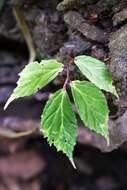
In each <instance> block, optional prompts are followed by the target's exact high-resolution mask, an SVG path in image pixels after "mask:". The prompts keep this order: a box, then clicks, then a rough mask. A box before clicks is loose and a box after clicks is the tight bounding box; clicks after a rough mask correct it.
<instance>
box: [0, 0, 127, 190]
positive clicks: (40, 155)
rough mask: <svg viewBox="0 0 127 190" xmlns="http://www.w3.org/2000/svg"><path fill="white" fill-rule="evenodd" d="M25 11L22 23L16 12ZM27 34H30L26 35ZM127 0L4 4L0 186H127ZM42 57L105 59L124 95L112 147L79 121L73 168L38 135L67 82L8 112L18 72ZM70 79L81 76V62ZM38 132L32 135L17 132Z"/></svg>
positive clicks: (114, 107)
mask: <svg viewBox="0 0 127 190" xmlns="http://www.w3.org/2000/svg"><path fill="white" fill-rule="evenodd" d="M17 10H18V13H20V21H21V22H20V23H19V22H17V17H16V14H15V11H17ZM24 31H25V32H24ZM126 50H127V0H91V1H89V0H63V1H60V0H52V1H51V0H43V1H42V0H36V1H35V0H22V1H21V0H17V1H14V0H13V1H11V0H1V1H0V190H126V189H127V143H126V142H127V51H126ZM35 54H36V60H38V61H40V60H41V59H43V58H45V59H47V58H57V59H58V60H61V61H63V63H64V64H66V61H67V59H68V56H72V55H73V56H76V55H81V54H86V55H91V56H93V57H96V58H98V59H100V60H102V61H104V62H105V63H106V64H107V67H108V68H109V70H110V72H111V73H112V75H113V80H114V84H115V86H116V88H117V91H118V94H119V97H120V99H119V100H116V99H115V98H114V97H113V96H111V95H110V94H108V93H107V94H105V95H106V98H107V100H108V104H109V108H110V119H109V127H110V145H109V146H107V145H106V142H105V140H104V139H103V138H102V137H101V136H99V135H96V134H95V133H93V132H91V131H89V130H88V129H86V128H84V127H83V125H82V123H81V122H80V121H79V130H78V139H77V145H76V147H75V151H74V160H75V163H76V165H77V170H74V169H73V168H72V166H71V164H70V163H69V161H68V160H67V159H66V157H65V156H64V155H63V154H61V153H58V152H57V151H56V149H55V148H53V147H49V145H48V144H47V142H46V140H45V139H43V136H42V135H41V134H40V132H39V122H40V115H41V112H42V109H43V107H44V105H45V102H46V100H48V98H49V96H50V95H51V94H52V93H53V92H54V91H55V90H56V89H58V88H59V87H61V86H62V85H63V83H64V80H65V73H63V74H62V75H61V76H59V77H57V79H55V81H54V82H52V83H50V85H48V86H47V87H46V88H44V89H43V91H40V92H38V93H37V94H35V95H34V96H32V97H27V98H23V99H19V100H17V101H15V102H14V103H12V104H11V105H10V107H9V108H8V109H7V110H6V111H3V106H4V104H5V102H6V100H7V98H8V97H9V96H10V94H11V93H12V90H13V89H14V87H15V86H16V81H17V80H18V73H19V72H20V71H21V70H22V68H23V67H24V65H26V64H27V63H28V62H29V60H30V59H33V58H34V56H35ZM71 78H72V79H73V78H75V79H82V78H83V76H81V74H80V73H79V72H78V70H77V69H76V68H75V67H72V68H71ZM29 130H32V132H31V133H30V134H28V135H26V136H21V137H20V138H17V137H16V133H17V132H24V131H29Z"/></svg>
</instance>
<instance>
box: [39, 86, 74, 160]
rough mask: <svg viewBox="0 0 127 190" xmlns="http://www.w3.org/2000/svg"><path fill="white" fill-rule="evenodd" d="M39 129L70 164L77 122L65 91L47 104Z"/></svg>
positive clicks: (58, 93) (56, 94)
mask: <svg viewBox="0 0 127 190" xmlns="http://www.w3.org/2000/svg"><path fill="white" fill-rule="evenodd" d="M41 127H42V131H43V134H44V137H47V140H48V142H49V144H50V145H52V144H53V145H54V146H55V147H56V148H57V150H58V151H62V152H63V153H65V154H66V155H67V156H68V157H69V159H70V161H71V162H72V161H73V149H74V145H75V144H76V136H77V122H76V118H75V114H74V112H73V111H72V107H71V103H70V100H69V97H68V94H67V92H66V91H65V90H59V91H57V92H56V93H55V94H54V96H53V97H52V98H51V99H50V100H49V101H48V102H47V104H46V106H45V108H44V111H43V114H42V117H41Z"/></svg>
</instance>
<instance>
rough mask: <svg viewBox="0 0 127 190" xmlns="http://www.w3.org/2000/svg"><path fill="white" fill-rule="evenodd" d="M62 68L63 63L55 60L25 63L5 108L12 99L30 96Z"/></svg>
mask: <svg viewBox="0 0 127 190" xmlns="http://www.w3.org/2000/svg"><path fill="white" fill-rule="evenodd" d="M62 69H63V64H61V63H59V62H57V61H56V60H43V61H41V62H40V63H38V62H34V63H31V64H28V65H26V67H25V68H24V69H23V71H22V72H21V73H20V74H19V76H20V78H19V80H18V82H17V87H16V88H15V89H14V91H13V94H12V95H11V97H10V98H9V99H8V101H7V103H6V105H5V109H6V108H7V106H8V105H9V104H10V103H11V102H12V101H13V100H14V99H17V98H20V97H24V96H30V95H33V94H34V93H36V92H37V91H38V90H39V89H41V88H43V87H44V86H46V85H47V84H48V83H49V82H51V81H52V80H53V79H54V78H55V77H56V76H57V75H58V73H59V72H61V71H62Z"/></svg>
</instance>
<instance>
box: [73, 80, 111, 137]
mask: <svg viewBox="0 0 127 190" xmlns="http://www.w3.org/2000/svg"><path fill="white" fill-rule="evenodd" d="M71 90H72V95H73V98H74V102H75V104H76V107H77V110H78V112H79V115H80V117H81V119H82V121H83V122H84V124H85V125H86V127H88V128H90V129H92V130H94V131H95V132H96V133H99V134H101V135H103V136H104V137H105V138H106V139H107V140H108V114H109V110H108V106H107V102H106V99H105V97H104V95H103V93H102V92H101V91H100V90H99V89H98V88H97V87H96V86H94V85H93V84H91V83H90V82H87V81H73V82H72V85H71Z"/></svg>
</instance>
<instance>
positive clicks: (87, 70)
mask: <svg viewBox="0 0 127 190" xmlns="http://www.w3.org/2000/svg"><path fill="white" fill-rule="evenodd" d="M74 62H75V64H76V65H77V66H78V68H79V69H80V71H81V72H82V74H83V75H85V76H86V78H87V79H89V80H90V81H91V82H92V83H93V84H95V85H96V86H97V87H99V88H100V89H103V90H105V91H107V92H111V93H112V94H114V95H115V96H116V97H117V98H118V94H117V92H116V89H115V87H114V86H113V84H112V82H113V81H112V76H111V74H110V73H109V72H108V69H107V67H106V65H105V64H104V63H103V62H102V61H100V60H97V59H95V58H93V57H90V56H85V55H81V56H77V57H75V60H74Z"/></svg>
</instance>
